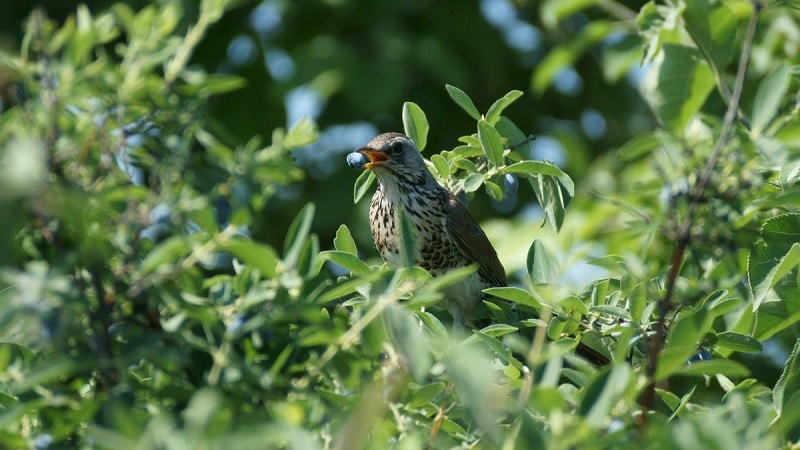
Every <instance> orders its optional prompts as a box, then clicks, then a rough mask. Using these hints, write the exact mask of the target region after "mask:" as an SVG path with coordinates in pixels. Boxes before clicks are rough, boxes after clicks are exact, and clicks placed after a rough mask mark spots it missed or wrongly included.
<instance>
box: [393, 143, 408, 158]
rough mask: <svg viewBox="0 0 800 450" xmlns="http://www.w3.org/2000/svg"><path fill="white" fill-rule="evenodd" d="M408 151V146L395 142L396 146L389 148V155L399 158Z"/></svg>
mask: <svg viewBox="0 0 800 450" xmlns="http://www.w3.org/2000/svg"><path fill="white" fill-rule="evenodd" d="M405 150H406V146H405V145H403V143H402V142H395V143H394V144H392V145H391V147H389V154H390V155H393V156H397V155H400V154H402V153H403V152H404V151H405Z"/></svg>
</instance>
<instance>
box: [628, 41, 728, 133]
mask: <svg viewBox="0 0 800 450" xmlns="http://www.w3.org/2000/svg"><path fill="white" fill-rule="evenodd" d="M662 52H663V54H661V55H659V57H657V58H656V60H655V62H654V64H653V67H651V68H650V70H649V71H648V72H647V75H646V76H645V78H644V81H643V82H642V87H641V89H642V95H643V96H644V98H645V100H646V101H647V102H648V104H649V105H650V109H652V110H653V112H654V113H655V115H656V117H658V119H659V120H660V121H661V123H662V124H663V125H664V126H665V127H666V128H668V129H669V130H670V131H672V132H675V133H679V134H682V133H683V132H684V130H685V128H686V125H687V124H688V123H689V121H690V120H691V119H692V118H693V117H694V116H695V115H696V114H697V113H698V112H699V111H700V108H702V106H703V104H705V102H706V98H708V95H709V94H710V93H711V91H712V90H713V89H714V85H715V83H716V82H715V80H714V74H713V73H712V72H711V69H710V68H709V66H708V64H707V63H706V62H705V61H704V60H703V59H702V58H701V57H700V55H699V54H698V51H697V50H696V49H693V48H690V47H684V46H681V45H675V44H664V45H663V46H662Z"/></svg>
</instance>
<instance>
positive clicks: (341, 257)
mask: <svg viewBox="0 0 800 450" xmlns="http://www.w3.org/2000/svg"><path fill="white" fill-rule="evenodd" d="M319 256H320V257H321V258H322V259H324V260H327V261H330V262H333V263H336V264H338V265H340V266H342V267H344V268H345V269H347V270H349V271H350V272H352V273H353V274H354V275H366V274H369V273H370V272H371V270H370V268H369V266H368V265H367V264H366V263H365V262H364V261H362V260H360V259H359V258H358V256H357V255H354V254H352V253H348V252H343V251H337V250H327V251H324V252H321V253H320V254H319Z"/></svg>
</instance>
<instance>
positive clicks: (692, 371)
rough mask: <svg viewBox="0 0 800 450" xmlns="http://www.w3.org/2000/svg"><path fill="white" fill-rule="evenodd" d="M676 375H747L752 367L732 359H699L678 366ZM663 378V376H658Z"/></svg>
mask: <svg viewBox="0 0 800 450" xmlns="http://www.w3.org/2000/svg"><path fill="white" fill-rule="evenodd" d="M674 374H675V375H692V376H698V375H707V376H714V375H725V376H726V377H746V376H748V375H750V369H748V368H747V367H745V366H744V365H742V364H741V363H738V362H736V361H731V360H730V359H710V360H707V361H698V362H693V363H691V364H684V365H683V366H681V367H680V368H678V369H677V370H676V371H675V372H674ZM657 378H658V379H662V378H661V377H657Z"/></svg>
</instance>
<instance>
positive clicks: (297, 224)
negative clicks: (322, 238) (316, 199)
mask: <svg viewBox="0 0 800 450" xmlns="http://www.w3.org/2000/svg"><path fill="white" fill-rule="evenodd" d="M315 210H316V207H315V206H314V204H313V203H309V204H307V205H306V206H305V207H303V209H301V210H300V213H298V214H297V217H295V218H294V220H293V221H292V223H291V225H289V232H288V233H286V240H285V242H284V244H283V248H284V257H283V260H284V263H285V265H286V266H287V267H291V268H294V267H295V266H296V265H297V261H298V259H299V257H300V251H301V250H302V249H303V245H305V242H306V239H307V238H308V234H309V232H310V231H311V222H312V221H313V220H314V211H315Z"/></svg>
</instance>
